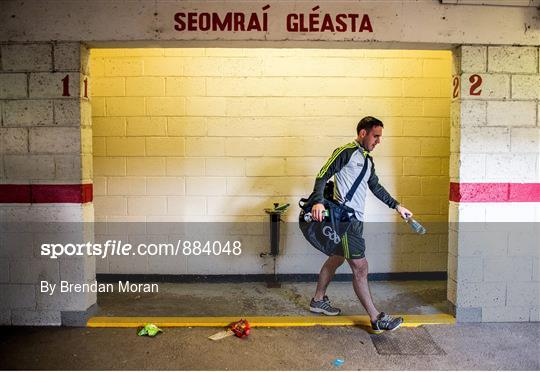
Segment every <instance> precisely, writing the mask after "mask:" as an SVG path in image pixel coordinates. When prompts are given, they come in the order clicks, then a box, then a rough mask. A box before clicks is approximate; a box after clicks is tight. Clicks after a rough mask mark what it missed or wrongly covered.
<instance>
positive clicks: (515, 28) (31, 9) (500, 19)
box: [0, 0, 540, 48]
mask: <svg viewBox="0 0 540 372" xmlns="http://www.w3.org/2000/svg"><path fill="white" fill-rule="evenodd" d="M0 24H1V25H2V28H1V30H0V41H3V42H6V41H8V42H9V41H13V42H36V41H51V40H57V41H82V42H86V43H88V44H89V45H90V46H95V47H99V46H110V44H111V43H116V44H115V45H120V44H118V43H120V42H122V43H123V42H130V41H132V42H138V43H139V46H155V45H156V42H164V43H167V42H176V41H180V42H184V41H189V42H195V44H196V43H197V42H204V41H212V42H213V43H214V44H215V43H216V42H219V43H220V44H221V43H223V42H229V41H230V42H235V41H242V42H246V41H256V42H279V43H280V45H283V46H287V44H289V43H294V42H304V41H309V42H312V41H332V42H340V43H346V42H349V43H354V47H358V48H365V47H391V48H405V47H407V45H413V44H414V47H416V48H421V47H422V44H423V45H424V46H425V47H426V48H447V47H448V46H452V45H458V44H484V45H493V44H498V45H505V44H512V45H538V40H540V20H539V18H538V10H537V9H536V8H535V7H534V6H513V7H509V6H497V5H456V4H443V3H441V2H440V1H436V0H418V1H409V0H388V1H373V0H358V1H286V0H280V1H277V0H274V1H269V0H264V1H181V0H156V1H147V0H131V1H122V0H110V1H72V0H27V1H24V2H21V1H15V0H3V1H0ZM359 42H360V43H362V44H358V43H359ZM123 45H125V44H123ZM160 45H164V44H160ZM244 45H247V44H244ZM291 45H292V44H291ZM171 46H178V44H174V43H171ZM224 46H227V45H226V44H224Z"/></svg>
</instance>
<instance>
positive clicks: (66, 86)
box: [62, 75, 88, 98]
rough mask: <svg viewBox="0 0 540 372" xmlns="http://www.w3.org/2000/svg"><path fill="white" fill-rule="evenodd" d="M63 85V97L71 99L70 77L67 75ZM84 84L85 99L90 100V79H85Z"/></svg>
mask: <svg viewBox="0 0 540 372" xmlns="http://www.w3.org/2000/svg"><path fill="white" fill-rule="evenodd" d="M62 83H63V85H62V86H63V92H62V97H69V96H70V94H69V75H66V77H65V78H63V79H62ZM83 83H84V98H88V78H85V79H84V80H83Z"/></svg>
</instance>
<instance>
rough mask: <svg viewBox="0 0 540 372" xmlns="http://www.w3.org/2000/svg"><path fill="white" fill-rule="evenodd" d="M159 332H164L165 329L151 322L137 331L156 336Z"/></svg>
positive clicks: (138, 333)
mask: <svg viewBox="0 0 540 372" xmlns="http://www.w3.org/2000/svg"><path fill="white" fill-rule="evenodd" d="M159 332H163V331H162V330H161V329H160V328H159V327H158V326H157V325H155V324H151V323H149V324H145V325H144V327H142V328H141V329H139V332H137V335H139V336H150V337H154V336H155V335H157V334H158V333H159Z"/></svg>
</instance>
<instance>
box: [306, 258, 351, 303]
mask: <svg viewBox="0 0 540 372" xmlns="http://www.w3.org/2000/svg"><path fill="white" fill-rule="evenodd" d="M343 261H345V258H343V257H341V256H330V257H328V259H327V260H326V262H325V263H324V265H323V266H322V267H321V272H320V273H319V281H318V282H317V290H316V291H315V297H313V298H314V299H315V301H320V300H322V299H323V297H324V295H325V294H326V288H328V284H330V282H331V281H332V278H333V277H334V274H335V273H336V270H337V268H338V267H340V266H341V264H343Z"/></svg>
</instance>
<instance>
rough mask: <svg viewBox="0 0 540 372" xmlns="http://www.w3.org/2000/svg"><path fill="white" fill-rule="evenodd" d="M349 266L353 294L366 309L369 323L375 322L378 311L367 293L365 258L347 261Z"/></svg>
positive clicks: (366, 264) (366, 265) (366, 263)
mask: <svg viewBox="0 0 540 372" xmlns="http://www.w3.org/2000/svg"><path fill="white" fill-rule="evenodd" d="M347 261H348V262H349V265H350V266H351V270H352V275H353V288H354V292H355V293H356V295H357V296H358V299H359V300H360V302H361V303H362V306H364V308H365V309H366V311H367V313H368V314H369V317H370V318H371V321H372V322H373V321H375V320H377V315H379V311H378V310H377V309H376V308H375V305H373V299H372V298H371V293H370V292H369V285H368V262H367V259H366V258H359V259H349V260H347Z"/></svg>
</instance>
